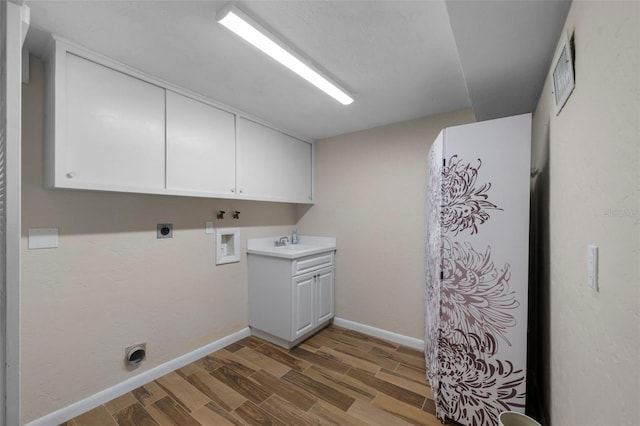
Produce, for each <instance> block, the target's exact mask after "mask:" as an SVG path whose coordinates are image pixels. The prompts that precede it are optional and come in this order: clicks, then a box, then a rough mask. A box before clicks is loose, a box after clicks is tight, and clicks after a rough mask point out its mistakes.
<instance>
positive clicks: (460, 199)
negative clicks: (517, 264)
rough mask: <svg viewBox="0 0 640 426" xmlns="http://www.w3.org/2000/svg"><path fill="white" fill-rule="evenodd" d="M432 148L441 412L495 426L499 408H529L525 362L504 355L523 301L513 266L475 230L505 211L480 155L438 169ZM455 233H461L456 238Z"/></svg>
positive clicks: (432, 319)
mask: <svg viewBox="0 0 640 426" xmlns="http://www.w3.org/2000/svg"><path fill="white" fill-rule="evenodd" d="M435 157H437V153H436V150H434V149H433V148H432V151H431V152H430V157H429V174H428V182H427V186H428V193H427V235H426V237H427V285H426V299H427V300H426V312H427V330H426V335H425V355H426V359H427V370H428V371H427V374H428V378H429V381H430V383H431V386H432V389H433V392H434V400H435V402H436V415H437V416H438V417H439V418H440V419H441V420H444V419H445V417H448V418H451V419H453V420H456V421H458V422H460V423H462V424H467V425H497V424H498V421H497V418H498V415H499V414H500V412H502V411H506V410H513V409H517V408H522V407H524V403H525V393H524V380H525V374H524V370H523V368H524V366H516V365H514V364H513V363H512V362H511V361H509V360H505V359H501V358H500V352H499V349H500V347H501V346H502V345H507V346H510V345H511V342H510V341H509V329H511V328H513V327H515V326H516V325H517V321H516V319H515V317H514V310H515V309H517V308H518V307H519V306H520V303H519V302H518V300H516V296H515V292H514V291H512V290H511V289H510V283H509V281H510V279H511V273H510V267H509V264H508V263H506V262H502V263H499V264H496V261H495V260H494V259H492V253H491V246H486V247H481V248H480V247H473V245H472V244H471V242H469V241H465V240H464V239H463V238H462V237H461V235H459V234H462V233H465V235H474V234H477V233H479V232H480V231H481V226H482V225H483V224H484V223H485V222H487V221H489V220H490V219H491V214H492V212H495V211H501V210H502V209H501V208H500V207H498V206H497V205H496V204H494V203H493V202H491V201H490V197H489V196H490V190H491V183H490V182H482V180H481V179H480V169H481V166H482V161H481V160H480V159H477V160H475V161H474V162H473V163H472V162H467V161H465V160H464V159H462V158H460V157H459V156H458V155H453V156H451V157H450V158H449V160H448V161H447V162H446V166H441V161H442V160H441V158H435ZM450 236H454V237H456V238H455V240H454V239H452V238H451V237H450Z"/></svg>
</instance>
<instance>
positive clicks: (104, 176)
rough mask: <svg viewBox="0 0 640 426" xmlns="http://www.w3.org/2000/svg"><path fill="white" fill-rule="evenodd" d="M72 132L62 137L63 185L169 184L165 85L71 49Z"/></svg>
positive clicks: (68, 121)
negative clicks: (156, 83) (81, 54)
mask: <svg viewBox="0 0 640 426" xmlns="http://www.w3.org/2000/svg"><path fill="white" fill-rule="evenodd" d="M64 96H65V114H64V117H65V118H64V123H61V125H64V126H65V127H66V137H65V138H64V140H60V141H56V157H57V158H58V159H59V161H58V160H57V161H58V163H57V167H56V171H55V173H56V182H58V183H59V184H60V186H63V187H70V188H86V189H104V190H114V191H118V190H119V191H134V190H141V192H145V190H146V191H149V192H154V191H158V190H163V189H164V183H165V182H164V180H165V173H164V171H165V162H164V157H165V148H164V127H165V120H164V107H165V106H164V102H165V91H164V89H163V88H160V87H158V86H155V85H153V84H150V83H146V82H144V81H142V80H139V79H137V78H134V77H130V76H128V75H125V74H123V73H121V72H118V71H115V70H113V69H111V68H107V67H105V66H102V65H98V64H96V63H94V62H91V61H89V60H86V59H83V58H80V57H78V56H75V55H73V54H71V53H67V54H66V79H65V91H64Z"/></svg>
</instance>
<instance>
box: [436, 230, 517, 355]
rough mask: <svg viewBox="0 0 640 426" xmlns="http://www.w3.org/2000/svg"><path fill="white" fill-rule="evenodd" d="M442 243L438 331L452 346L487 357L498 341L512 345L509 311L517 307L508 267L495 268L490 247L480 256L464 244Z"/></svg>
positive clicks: (511, 320) (444, 238)
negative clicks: (459, 345)
mask: <svg viewBox="0 0 640 426" xmlns="http://www.w3.org/2000/svg"><path fill="white" fill-rule="evenodd" d="M442 243H443V246H442V280H441V283H440V298H441V299H440V320H441V322H440V329H441V331H442V332H443V333H444V335H445V336H447V338H448V339H449V340H450V341H451V342H452V343H456V344H461V343H462V342H463V341H466V342H467V343H468V344H469V345H470V346H471V347H473V348H474V349H476V350H479V351H480V352H483V353H486V354H490V355H493V354H494V353H496V351H497V350H498V341H497V339H498V338H499V339H502V340H503V341H504V342H505V343H507V344H509V345H511V343H510V342H509V339H507V337H506V333H507V329H508V328H510V327H514V326H515V325H516V320H515V318H514V317H513V315H512V311H513V310H514V309H516V308H518V306H520V303H518V301H517V300H515V292H514V291H511V290H510V289H509V280H510V279H511V273H510V272H509V264H505V265H504V267H502V268H498V267H496V266H495V265H494V263H493V261H492V260H491V247H487V249H486V250H485V251H484V253H481V252H478V251H476V250H475V249H474V248H473V247H472V246H471V244H469V243H466V242H464V243H460V242H453V241H451V240H450V239H448V238H446V237H443V239H442Z"/></svg>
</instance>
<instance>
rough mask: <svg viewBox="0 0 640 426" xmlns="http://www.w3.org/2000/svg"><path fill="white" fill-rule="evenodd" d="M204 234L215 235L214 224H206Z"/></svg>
mask: <svg viewBox="0 0 640 426" xmlns="http://www.w3.org/2000/svg"><path fill="white" fill-rule="evenodd" d="M204 232H205V234H213V222H205V224H204Z"/></svg>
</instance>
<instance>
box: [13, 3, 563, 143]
mask: <svg viewBox="0 0 640 426" xmlns="http://www.w3.org/2000/svg"><path fill="white" fill-rule="evenodd" d="M226 3H227V2H220V1H204V0H200V1H184V0H173V1H169V0H162V1H150V0H147V1H121V0H117V1H116V0H112V1H98V0H84V1H82V0H74V1H55V0H46V1H44V0H27V1H26V4H27V5H28V6H29V7H30V8H31V29H30V31H29V34H28V36H27V47H28V48H29V49H30V50H31V51H32V52H33V53H35V54H37V55H40V56H42V54H43V53H44V46H45V45H46V38H47V36H48V34H49V33H53V34H57V35H58V36H60V37H63V38H65V39H68V40H70V41H73V42H75V43H76V44H79V45H82V46H84V47H87V48H89V49H91V50H94V51H96V52H98V53H101V54H103V55H105V56H108V57H111V58H113V59H116V60H118V61H120V62H123V63H125V64H127V65H129V66H132V67H134V68H137V69H139V70H141V71H143V72H146V73H148V74H151V75H153V76H156V77H159V78H161V79H164V80H166V81H168V82H170V83H173V84H176V85H178V86H182V87H184V88H186V89H189V90H191V91H193V92H196V93H199V94H201V95H204V96H206V97H209V98H212V99H215V100H217V101H219V102H222V103H224V104H227V105H229V106H231V107H234V108H236V109H239V110H242V111H245V112H247V113H249V114H252V115H254V116H256V117H259V118H261V119H263V120H265V121H267V122H270V123H272V124H273V125H275V126H276V127H278V128H280V129H282V130H285V131H287V132H290V133H291V134H293V135H296V136H299V137H303V138H306V139H310V140H312V139H320V138H325V137H330V136H334V135H338V134H343V133H348V132H352V131H356V130H361V129H366V128H371V127H375V126H381V125H384V124H388V123H393V122H398V121H404V120H409V119H413V118H418V117H424V116H429V115H434V114H439V113H443V112H448V111H453V110H457V109H461V108H465V107H470V106H472V107H473V108H474V112H475V114H476V117H478V119H483V120H484V119H490V118H496V117H502V116H507V115H513V114H518V113H524V112H530V111H532V110H533V108H534V106H535V103H536V102H537V98H538V96H539V94H540V90H541V88H542V84H543V82H544V78H545V76H546V71H547V70H548V68H549V63H550V60H551V57H552V55H553V50H554V48H555V44H556V41H557V40H558V37H559V34H560V31H561V29H562V25H563V23H564V20H565V18H566V14H567V12H568V8H569V2H567V1H553V0H511V1H452V0H449V1H446V2H445V1H443V0H429V1H426V0H425V1H415V0H414V1H319V0H311V1H309V0H307V1H248V2H237V3H236V4H237V5H238V6H239V7H240V8H241V9H243V10H244V11H245V12H247V13H248V14H249V15H251V16H252V17H253V18H254V19H256V20H257V21H259V22H261V23H262V24H263V25H264V26H265V27H267V28H269V29H270V30H272V32H273V33H275V34H278V35H279V36H280V37H281V39H283V40H285V41H287V42H288V44H289V45H290V46H292V47H294V48H295V49H296V50H297V51H299V52H301V53H303V54H304V55H305V56H306V57H307V58H308V59H310V60H311V61H312V62H313V63H315V64H317V65H318V66H319V67H320V68H321V69H323V70H325V71H326V72H327V73H328V74H329V75H330V76H331V77H332V78H333V79H334V80H336V81H337V82H338V83H340V84H341V85H342V86H343V87H345V88H346V89H347V90H349V91H350V92H351V93H352V94H353V95H354V98H355V102H354V103H353V104H351V105H348V106H343V105H341V104H339V103H338V102H336V101H335V100H333V99H332V98H330V97H328V96H327V95H325V94H324V93H322V92H320V91H319V90H318V89H316V88H315V87H313V86H311V85H309V84H308V83H306V82H305V81H303V80H302V79H300V78H299V77H297V76H295V75H294V74H291V72H290V71H288V70H286V69H284V68H283V67H282V66H281V65H280V64H277V63H275V62H274V61H273V60H271V59H270V58H268V57H266V56H265V55H264V54H262V53H260V52H258V51H257V50H256V49H255V48H253V47H252V46H250V45H248V44H247V43H246V42H244V41H243V40H241V39H239V38H238V37H237V36H235V35H234V34H232V33H230V32H229V31H228V30H227V29H225V28H224V27H222V26H221V25H219V24H218V23H217V22H216V21H215V15H216V12H217V11H218V10H219V9H220V8H222V7H223V6H224V5H225V4H226Z"/></svg>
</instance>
